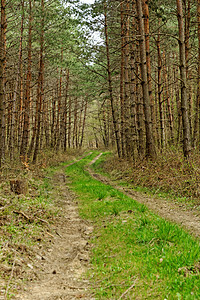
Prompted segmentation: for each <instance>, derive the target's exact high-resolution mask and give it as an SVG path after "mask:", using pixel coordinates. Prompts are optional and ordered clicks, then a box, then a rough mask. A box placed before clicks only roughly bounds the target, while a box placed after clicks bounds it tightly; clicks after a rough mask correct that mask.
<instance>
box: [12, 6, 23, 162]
mask: <svg viewBox="0 0 200 300" xmlns="http://www.w3.org/2000/svg"><path fill="white" fill-rule="evenodd" d="M21 4H22V18H21V34H20V40H19V61H18V66H17V75H16V80H15V86H14V93H13V106H12V117H11V129H10V137H9V149H10V159H11V160H12V159H13V155H14V145H15V144H16V134H15V133H14V129H15V120H16V118H15V117H16V116H15V115H16V102H17V92H18V87H19V82H20V71H21V68H22V40H23V31H24V0H22V3H21ZM19 92H20V91H19Z"/></svg>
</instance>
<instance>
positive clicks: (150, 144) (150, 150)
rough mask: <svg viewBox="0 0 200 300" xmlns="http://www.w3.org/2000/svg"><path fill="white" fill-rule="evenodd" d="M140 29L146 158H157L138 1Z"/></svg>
mask: <svg viewBox="0 0 200 300" xmlns="http://www.w3.org/2000/svg"><path fill="white" fill-rule="evenodd" d="M136 8H137V16H138V27H139V44H140V63H141V78H142V92H143V103H144V114H145V129H146V157H149V158H155V156H156V149H155V144H154V139H153V129H152V121H151V110H150V98H149V88H148V80H147V67H146V65H147V62H146V46H145V31H144V22H143V18H142V16H143V13H142V2H141V0H136Z"/></svg>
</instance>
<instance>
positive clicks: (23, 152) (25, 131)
mask: <svg viewBox="0 0 200 300" xmlns="http://www.w3.org/2000/svg"><path fill="white" fill-rule="evenodd" d="M31 1H32V0H29V32H28V62H27V64H28V67H27V76H26V93H25V99H24V123H23V133H22V141H21V149H20V156H21V159H22V161H26V160H27V155H26V151H27V146H28V139H29V115H30V94H31V91H30V90H31V64H32V2H31Z"/></svg>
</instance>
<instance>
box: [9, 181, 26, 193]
mask: <svg viewBox="0 0 200 300" xmlns="http://www.w3.org/2000/svg"><path fill="white" fill-rule="evenodd" d="M10 189H11V191H12V192H13V193H15V194H17V195H20V194H23V195H26V194H27V192H28V184H27V181H26V180H25V179H12V180H10Z"/></svg>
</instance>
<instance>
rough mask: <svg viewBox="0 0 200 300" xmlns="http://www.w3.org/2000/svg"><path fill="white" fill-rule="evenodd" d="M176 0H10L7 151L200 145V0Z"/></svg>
mask: <svg viewBox="0 0 200 300" xmlns="http://www.w3.org/2000/svg"><path fill="white" fill-rule="evenodd" d="M140 2H141V3H140ZM173 2H174V1H167V2H166V3H162V1H159V0H157V1H139V2H137V1H123V2H120V1H108V2H106V1H95V3H94V4H93V5H89V4H88V5H87V4H81V3H79V2H78V1H66V2H62V1H53V0H52V1H48V2H45V1H25V0H24V1H16V0H13V1H12V0H11V1H8V2H6V0H5V1H2V2H1V68H0V70H1V71H0V87H1V88H0V128H1V141H0V143H1V149H2V151H1V159H0V161H1V162H3V161H4V160H5V158H8V157H9V158H10V160H13V159H21V160H22V161H25V162H27V161H33V162H34V161H36V160H37V156H38V153H39V152H40V151H45V149H54V150H55V151H58V150H60V149H62V150H64V151H66V149H68V148H81V147H82V146H83V145H84V146H93V147H99V146H104V147H105V148H109V147H111V148H113V147H114V148H116V149H117V153H118V156H119V157H122V158H127V159H130V160H134V159H137V157H147V158H148V157H149V158H156V155H157V153H159V152H162V151H163V149H166V148H170V149H174V148H175V149H180V152H181V151H183V154H184V157H185V158H186V159H187V158H189V157H190V156H191V154H193V153H195V152H199V139H200V137H199V136H200V135H199V130H200V129H199V128H200V126H199V123H200V122H199V73H200V25H199V18H200V16H199V14H200V3H199V2H198V1H186V0H185V1H177V3H173ZM175 4H176V5H175ZM85 131H87V134H86V135H85ZM85 136H87V137H88V136H89V137H90V138H89V139H88V138H85Z"/></svg>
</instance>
